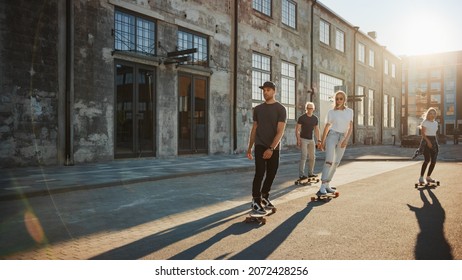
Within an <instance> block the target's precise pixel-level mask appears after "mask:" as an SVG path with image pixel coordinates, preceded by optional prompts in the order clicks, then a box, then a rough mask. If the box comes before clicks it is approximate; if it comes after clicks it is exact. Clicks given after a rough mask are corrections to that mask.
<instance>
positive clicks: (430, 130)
mask: <svg viewBox="0 0 462 280" xmlns="http://www.w3.org/2000/svg"><path fill="white" fill-rule="evenodd" d="M422 127H425V135H427V136H436V131H437V130H438V122H437V121H429V120H424V121H423V122H422Z"/></svg>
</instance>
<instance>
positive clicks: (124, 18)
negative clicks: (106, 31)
mask: <svg viewBox="0 0 462 280" xmlns="http://www.w3.org/2000/svg"><path fill="white" fill-rule="evenodd" d="M114 25H115V26H114V49H115V50H119V51H130V52H139V53H144V54H149V55H155V54H156V38H155V27H156V25H155V23H154V21H151V20H148V19H145V18H141V17H138V16H135V15H131V14H127V13H124V12H121V11H117V10H116V11H115V19H114Z"/></svg>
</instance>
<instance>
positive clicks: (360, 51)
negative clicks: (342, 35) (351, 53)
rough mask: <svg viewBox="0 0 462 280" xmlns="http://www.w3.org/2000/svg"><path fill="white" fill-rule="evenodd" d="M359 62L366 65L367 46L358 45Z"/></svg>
mask: <svg viewBox="0 0 462 280" xmlns="http://www.w3.org/2000/svg"><path fill="white" fill-rule="evenodd" d="M358 61H359V62H361V63H366V45H364V44H363V43H358Z"/></svg>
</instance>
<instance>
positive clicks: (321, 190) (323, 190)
mask: <svg viewBox="0 0 462 280" xmlns="http://www.w3.org/2000/svg"><path fill="white" fill-rule="evenodd" d="M327 188H329V184H328V183H322V184H321V187H320V188H319V193H321V194H327Z"/></svg>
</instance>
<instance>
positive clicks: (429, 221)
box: [407, 189, 453, 260]
mask: <svg viewBox="0 0 462 280" xmlns="http://www.w3.org/2000/svg"><path fill="white" fill-rule="evenodd" d="M424 190H427V192H428V194H429V196H430V198H431V200H432V203H430V201H429V200H428V198H427V196H426V195H425V194H424ZM419 191H420V198H421V199H422V201H423V203H424V204H423V206H422V207H421V208H418V207H415V206H411V205H409V204H408V205H407V206H408V207H409V210H411V211H413V212H414V213H415V216H416V218H417V221H418V223H419V227H420V233H419V235H418V236H417V242H416V246H415V251H414V255H415V258H416V259H417V260H452V259H453V255H452V252H451V251H452V250H451V246H450V245H449V243H448V241H447V240H446V238H445V236H444V221H445V219H446V214H445V211H444V209H443V207H442V206H441V204H440V202H439V200H438V198H437V197H436V195H435V194H434V193H433V192H432V190H431V189H419Z"/></svg>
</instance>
